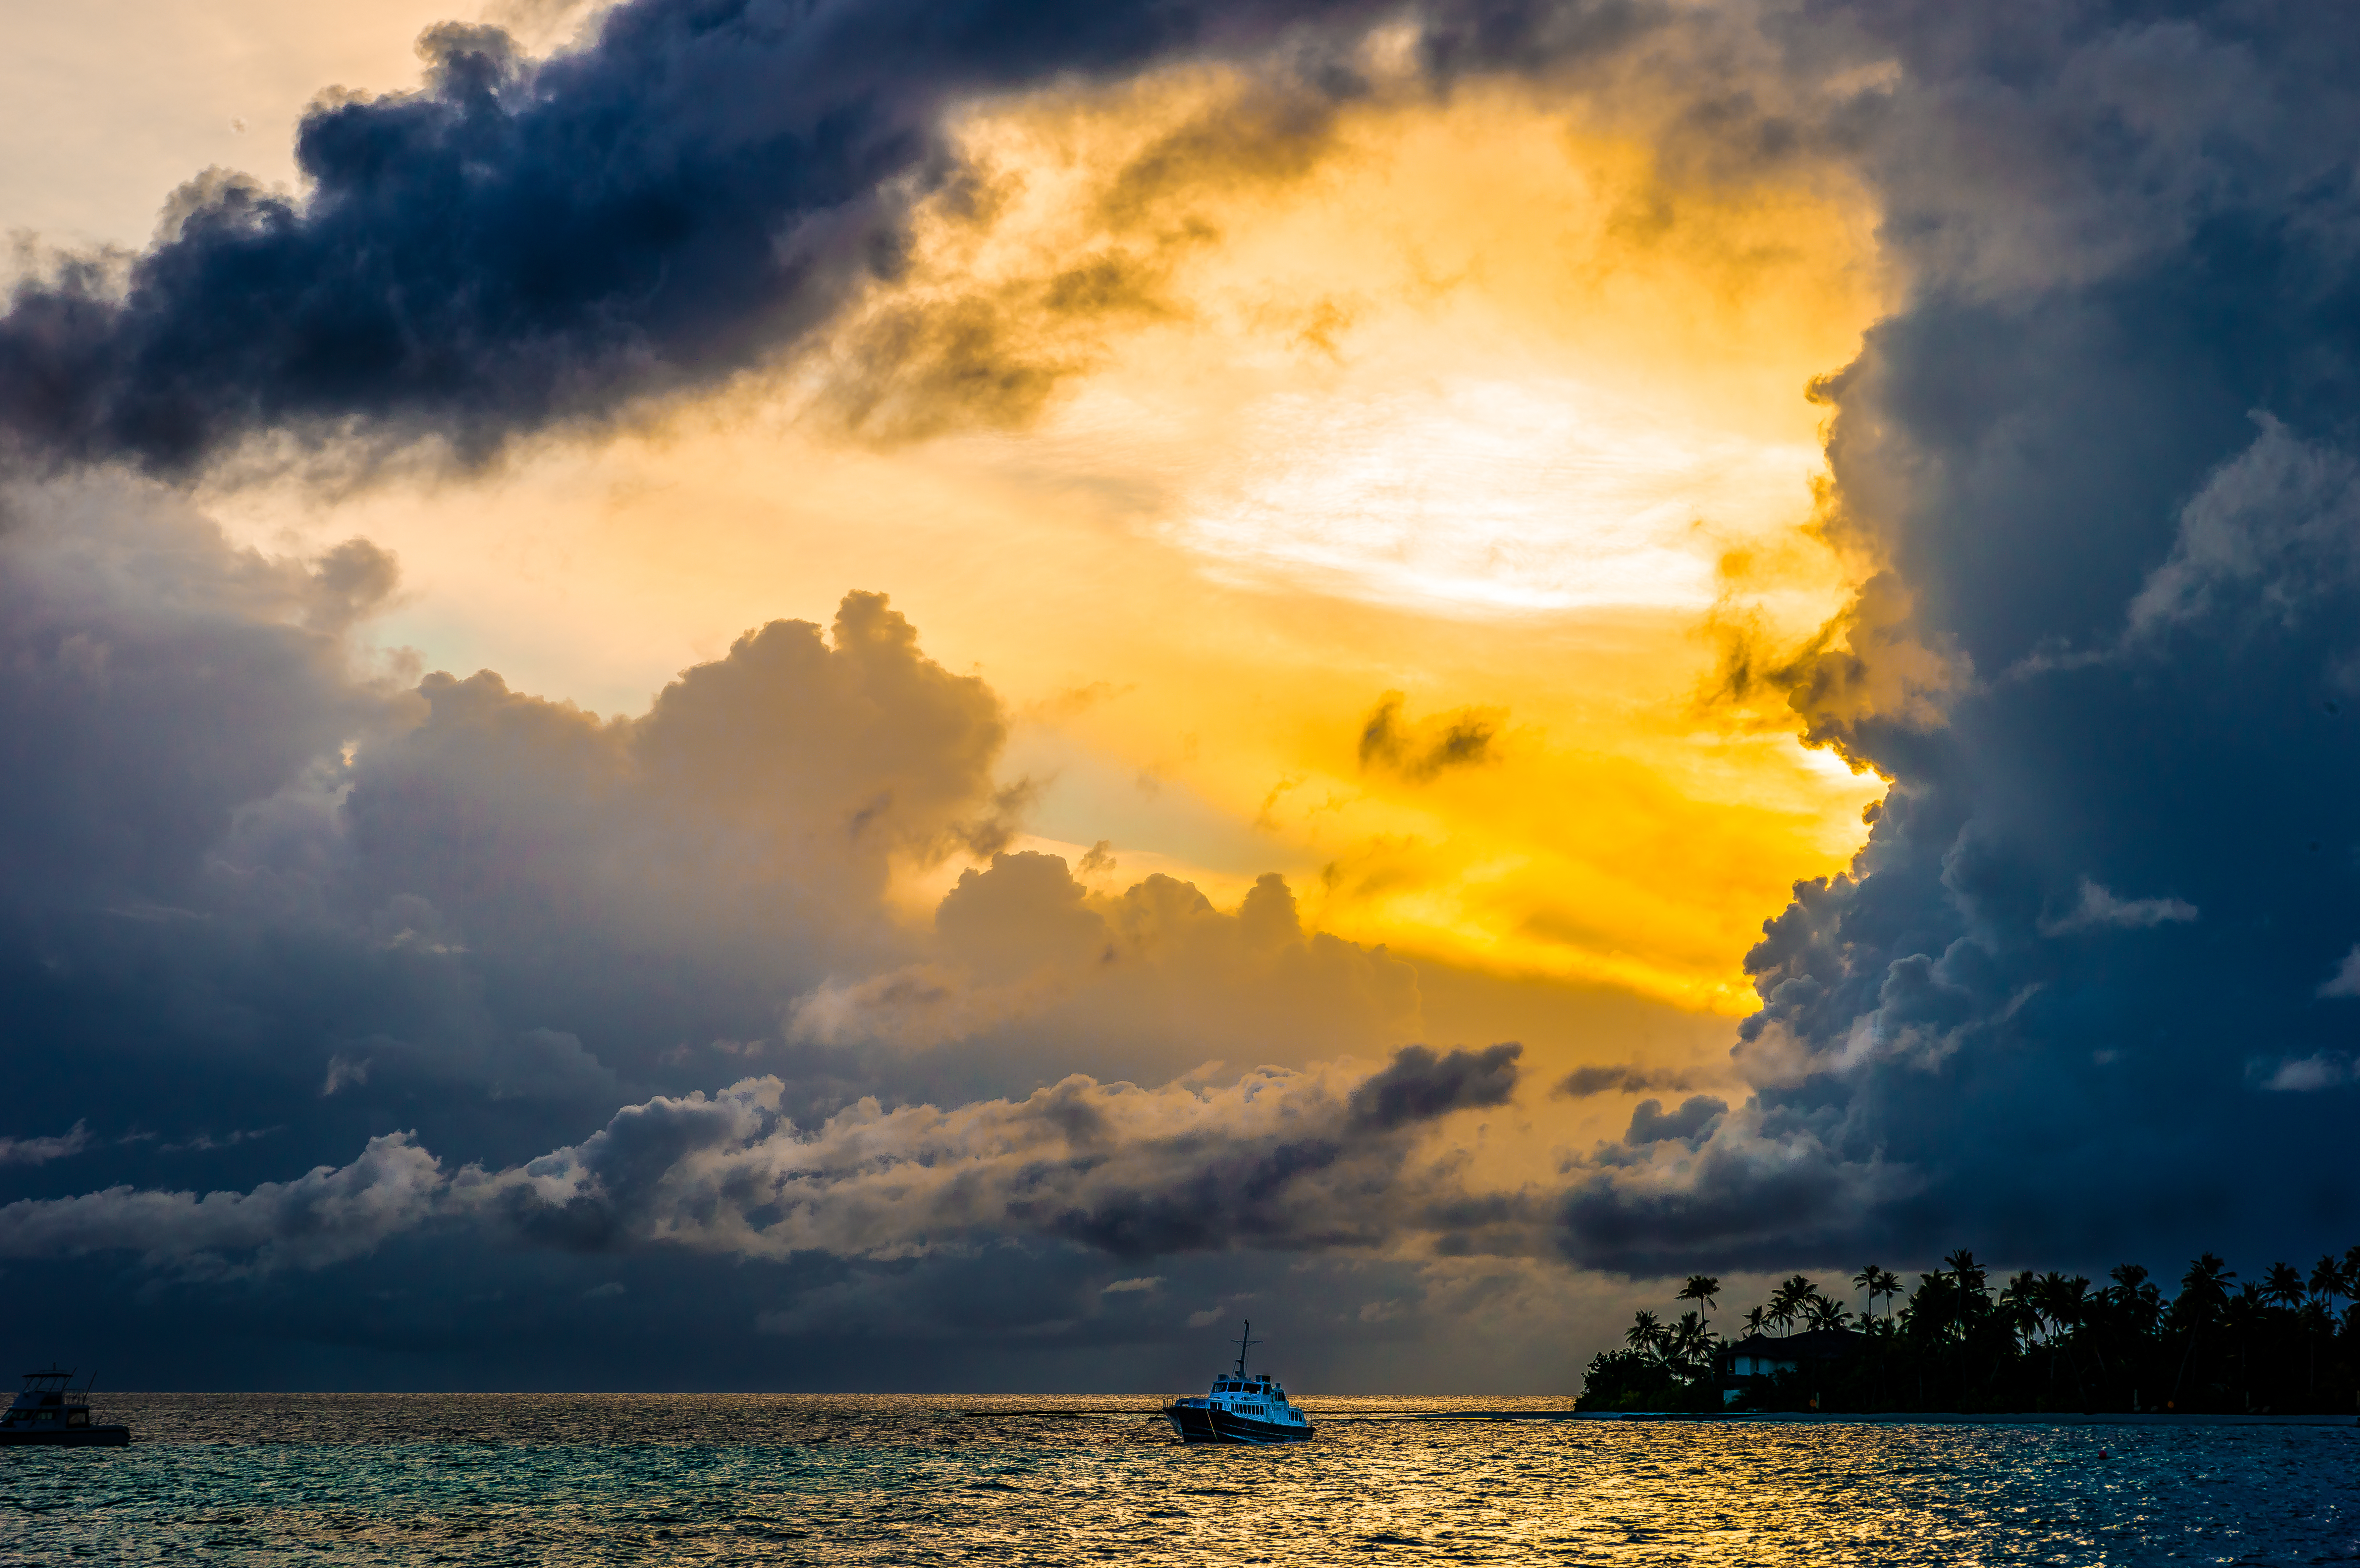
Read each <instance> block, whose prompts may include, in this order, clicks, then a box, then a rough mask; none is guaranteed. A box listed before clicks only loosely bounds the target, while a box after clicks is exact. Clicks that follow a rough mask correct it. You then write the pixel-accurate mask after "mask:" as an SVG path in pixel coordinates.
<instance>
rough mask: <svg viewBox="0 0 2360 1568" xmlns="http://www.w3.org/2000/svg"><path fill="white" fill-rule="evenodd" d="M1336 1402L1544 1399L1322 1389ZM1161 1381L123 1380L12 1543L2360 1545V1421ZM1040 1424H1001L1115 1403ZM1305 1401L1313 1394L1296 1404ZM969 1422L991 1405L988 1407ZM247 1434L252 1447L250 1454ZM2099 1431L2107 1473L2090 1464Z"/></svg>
mask: <svg viewBox="0 0 2360 1568" xmlns="http://www.w3.org/2000/svg"><path fill="white" fill-rule="evenodd" d="M1326 1402H1327V1404H1328V1405H1329V1406H1330V1407H1331V1409H1334V1410H1345V1409H1349V1410H1380V1409H1391V1410H1406V1409H1412V1408H1425V1409H1446V1410H1447V1409H1449V1408H1452V1407H1461V1408H1467V1407H1475V1408H1485V1409H1497V1408H1503V1407H1507V1406H1510V1405H1513V1404H1518V1403H1522V1404H1524V1405H1526V1406H1527V1407H1528V1408H1529V1407H1539V1408H1546V1407H1547V1406H1548V1405H1549V1404H1550V1403H1551V1401H1547V1400H1535V1401H1511V1400H1500V1399H1480V1400H1371V1399H1350V1400H1344V1399H1338V1400H1332V1401H1326ZM1148 1403H1149V1402H1148V1401H1138V1400H1109V1399H1055V1398H1034V1399H996V1398H995V1399H959V1398H956V1397H927V1398H916V1397H890V1396H888V1397H880V1396H861V1397H853V1396H837V1397H825V1398H814V1397H802V1396H628V1395H615V1396H591V1397H585V1396H540V1395H493V1396H451V1395H412V1396H347V1397H328V1396H314V1395H302V1396H292V1395H290V1396H179V1397H162V1396H144V1397H137V1396H121V1397H118V1398H117V1399H115V1400H114V1401H112V1402H111V1403H110V1405H109V1407H108V1409H107V1410H106V1411H105V1412H104V1418H103V1419H121V1420H127V1421H130V1422H131V1423H132V1425H133V1428H134V1430H135V1432H138V1433H139V1434H140V1436H141V1438H142V1440H143V1441H141V1442H139V1443H136V1444H135V1445H134V1446H133V1447H131V1448H130V1449H128V1450H118V1451H112V1452H108V1451H80V1452H57V1451H37V1450H21V1449H20V1450H11V1451H6V1452H5V1453H0V1557H5V1560H6V1561H8V1562H11V1563H60V1562H70V1561H76V1560H79V1561H103V1562H114V1563H150V1562H162V1561H165V1560H167V1559H170V1558H177V1559H180V1560H183V1561H185V1560H189V1559H191V1558H193V1559H195V1560H198V1561H203V1562H208V1563H273V1564H275V1563H294V1562H298V1561H301V1562H317V1561H328V1562H344V1563H411V1562H444V1563H960V1562H983V1561H989V1562H1006V1563H1074V1562H1137V1563H1208V1564H1209V1563H1237V1562H1273V1563H1347V1562H1349V1563H1360V1562H1366V1561H1369V1560H1371V1558H1372V1557H1378V1558H1382V1557H1393V1558H1397V1559H1399V1560H1403V1561H1434V1560H1447V1561H1453V1562H1466V1563H1538V1562H1550V1563H1562V1562H1590V1563H1633V1564H1637V1563H1733V1564H1752V1563H1762V1564H1805V1563H1809V1564H1819V1563H1928V1564H1931V1563H1942V1564H1952V1563H2162V1562H2181V1563H2290V1562H2334V1561H2347V1560H2355V1559H2360V1476H2356V1475H2355V1466H2354V1460H2355V1457H2360V1447H2355V1443H2360V1433H2356V1432H2354V1431H2352V1430H2351V1429H2320V1428H2284V1427H2262V1428H2203V1427H2200V1428H2174V1429H2153V1428H2140V1429H2129V1428H2121V1427H2071V1428H2049V1427H1933V1426H1876V1425H1859V1426H1850V1425H1842V1424H1835V1423H1829V1424H1817V1423H1802V1422H1769V1421H1765V1422H1748V1423H1742V1424H1726V1425H1722V1424H1689V1423H1639V1422H1630V1423H1625V1422H1598V1421H1563V1422H1543V1421H1528V1422H1473V1421H1402V1420H1389V1419H1348V1418H1340V1417H1336V1416H1330V1417H1328V1418H1327V1419H1326V1421H1325V1424H1324V1425H1323V1428H1322V1431H1321V1435H1320V1440H1319V1441H1318V1442H1317V1443H1313V1444H1309V1445H1306V1446H1303V1447H1298V1448H1292V1449H1272V1450H1240V1449H1186V1448H1182V1447H1180V1446H1178V1445H1176V1444H1175V1443H1173V1442H1172V1441H1171V1439H1170V1437H1169V1434H1168V1433H1167V1432H1165V1431H1164V1429H1163V1427H1162V1426H1161V1423H1160V1422H1157V1421H1153V1420H1152V1419H1149V1418H1147V1416H1146V1406H1147V1405H1148ZM1118 1405H1120V1406H1126V1407H1131V1408H1132V1409H1133V1410H1136V1411H1137V1413H1132V1414H1123V1415H1114V1416H1104V1417H1097V1416H1090V1417H1077V1418H1065V1419H1061V1418H1056V1417H1048V1416H1041V1415H997V1414H990V1413H988V1412H991V1411H993V1410H1019V1409H1021V1410H1105V1409H1109V1408H1112V1407H1115V1406H1118ZM1312 1408H1313V1410H1314V1414H1315V1416H1317V1414H1318V1409H1317V1402H1314V1403H1313V1407H1312ZM967 1412H986V1413H984V1414H982V1415H981V1416H980V1417H978V1416H977V1415H973V1414H969V1413H967ZM257 1439H262V1440H264V1441H259V1442H257V1441H255V1440H257ZM2102 1449H2103V1450H2106V1451H2107V1452H2108V1453H2109V1454H2110V1457H2109V1458H2107V1459H2105V1460H2103V1461H2102V1460H2100V1459H2099V1458H2098V1454H2099V1452H2100V1451H2101V1450H2102Z"/></svg>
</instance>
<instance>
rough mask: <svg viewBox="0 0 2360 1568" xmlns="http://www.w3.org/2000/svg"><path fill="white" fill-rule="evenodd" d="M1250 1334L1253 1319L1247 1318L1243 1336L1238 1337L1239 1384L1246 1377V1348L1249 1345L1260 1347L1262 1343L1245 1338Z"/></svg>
mask: <svg viewBox="0 0 2360 1568" xmlns="http://www.w3.org/2000/svg"><path fill="white" fill-rule="evenodd" d="M1252 1333H1253V1319H1251V1318H1248V1319H1246V1332H1245V1334H1240V1335H1238V1380H1239V1381H1240V1382H1243V1381H1244V1380H1245V1376H1246V1347H1247V1346H1248V1345H1260V1344H1261V1343H1262V1341H1260V1340H1258V1339H1250V1338H1248V1337H1247V1335H1248V1334H1252Z"/></svg>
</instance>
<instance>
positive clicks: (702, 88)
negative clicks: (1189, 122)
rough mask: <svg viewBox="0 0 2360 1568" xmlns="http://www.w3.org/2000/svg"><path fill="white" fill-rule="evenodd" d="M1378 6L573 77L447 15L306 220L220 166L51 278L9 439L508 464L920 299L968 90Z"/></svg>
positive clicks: (752, 53)
mask: <svg viewBox="0 0 2360 1568" xmlns="http://www.w3.org/2000/svg"><path fill="white" fill-rule="evenodd" d="M1367 9H1369V7H1367V6H1364V5H1362V6H1355V5H1351V4H1348V3H1343V0H1338V3H1332V4H1322V3H1319V0H1294V3H1280V0H1269V3H1264V4H1235V3H1220V0H1213V3H1203V0H1188V3H1164V4H1154V5H1103V4H1075V3H1070V0H958V3H956V4H948V5H941V4H918V3H912V0H869V3H866V4H852V3H844V0H836V3H832V4H802V3H796V4H785V3H780V0H629V3H628V4H625V5H620V6H618V7H617V8H616V9H614V10H613V11H612V12H610V13H608V14H607V16H606V17H605V18H604V19H603V21H602V22H601V23H600V24H599V27H598V30H597V34H596V36H595V39H593V40H592V41H591V42H590V43H589V44H588V45H587V47H585V48H584V49H580V50H578V51H575V52H571V53H566V54H561V55H559V56H556V57H554V58H552V59H549V60H527V59H524V58H521V57H520V56H519V53H518V52H517V49H516V48H515V46H514V44H513V43H512V42H511V41H510V40H509V38H508V37H507V36H506V35H504V34H502V33H500V32H499V31H497V29H494V28H488V27H464V26H460V25H457V24H446V25H444V26H442V27H434V28H432V29H430V30H429V31H428V32H427V33H426V35H425V37H424V38H423V39H422V40H421V51H422V52H423V53H424V54H425V55H426V57H427V60H428V64H429V71H428V78H427V84H426V86H425V87H424V88H423V89H422V90H421V91H419V92H416V93H400V94H394V95H389V96H386V97H378V98H344V99H325V100H322V102H320V103H316V104H314V105H313V107H312V108H311V111H310V113H309V114H307V115H306V116H305V118H304V120H303V124H302V128H301V132H300V140H299V144H298V147H297V155H298V162H299V164H300V168H301V170H302V173H303V176H304V178H305V180H306V181H307V190H306V192H305V194H304V195H303V196H302V197H301V198H300V200H297V199H289V198H287V197H284V196H279V195H275V194H271V193H268V192H266V191H261V190H260V189H258V188H257V187H256V186H254V185H252V184H251V183H249V182H246V181H244V180H238V179H235V178H232V177H226V176H222V175H218V174H214V175H208V176H206V177H205V178H204V179H203V180H200V181H198V182H196V183H195V184H192V185H191V186H190V187H188V188H187V189H185V190H183V191H181V192H180V195H179V196H178V197H176V198H175V200H174V202H173V204H172V206H171V208H170V209H169V211H168V212H167V215H166V217H167V225H168V227H169V231H170V232H169V234H168V235H167V237H165V238H164V239H163V240H162V241H161V242H160V243H159V244H158V245H156V247H155V248H154V249H152V250H150V251H148V252H147V253H146V254H144V255H142V256H138V257H137V258H136V259H135V260H134V261H133V262H132V263H131V266H130V271H129V275H128V277H127V278H124V279H120V280H118V279H116V278H113V277H112V276H110V275H109V273H108V269H107V268H106V267H104V266H102V265H101V264H99V263H97V262H95V261H82V262H73V263H70V264H68V265H67V266H65V267H63V268H62V269H61V270H60V272H59V273H58V274H57V276H55V277H54V278H51V279H49V281H46V282H40V283H34V284H28V285H27V286H25V287H23V288H20V289H18V291H17V293H16V298H15V299H14V302H13V305H12V308H11V309H10V310H9V312H8V314H7V315H6V316H5V318H0V424H4V425H5V427H6V429H7V430H9V431H10V432H12V433H13V435H14V436H15V437H16V439H17V441H19V442H21V443H22V445H23V446H25V447H27V448H28V449H30V450H31V451H32V452H34V453H37V454H38V455H41V456H44V457H47V458H49V459H63V460H67V461H81V460H90V459H104V458H111V457H128V458H131V459H134V460H136V461H137V462H138V463H142V464H144V465H146V466H147V467H148V468H150V469H153V470H158V471H166V472H170V471H180V470H185V469H187V468H190V467H191V466H192V465H195V464H198V463H202V462H203V461H204V460H205V459H206V458H208V457H209V456H211V455H213V453H215V452H218V451H219V450H221V449H222V448H223V447H224V445H226V444H229V443H232V442H235V441H237V440H238V439H239V438H241V437H243V436H245V435H247V434H250V433H253V432H256V431H258V430H292V431H294V432H297V433H299V434H300V435H304V436H308V437H311V438H314V439H317V438H320V437H322V436H326V435H331V434H334V433H337V432H340V431H349V430H355V429H357V430H360V431H362V432H363V433H366V434H374V435H376V436H378V437H381V438H385V437H389V438H391V439H397V440H398V439H401V438H403V437H406V436H413V435H418V434H425V433H432V434H438V435H441V436H443V437H444V438H447V439H448V440H449V441H451V442H452V443H453V445H454V446H455V447H456V448H457V449H458V450H459V451H460V452H462V453H463V454H468V453H474V454H480V453H482V452H486V451H488V450H490V449H492V448H495V447H497V445H498V444H499V443H500V442H501V441H503V440H505V439H506V438H507V437H508V435H510V434H511V433H513V432H515V431H518V430H531V429H535V428H538V427H541V426H543V425H546V424H548V423H550V422H552V421H555V420H561V419H570V418H576V417H584V416H597V415H601V414H605V413H608V412H611V411H613V410H614V409H615V408H617V407H618V406H619V405H621V404H623V403H625V402H628V400H630V399H632V398H635V397H643V396H648V395H654V394H661V393H663V392H666V391H670V390H672V389H674V388H678V387H698V386H705V385H709V384H711V383H713V382H714V381H716V379H718V378H720V377H723V376H727V375H729V374H731V373H733V372H736V371H739V370H742V369H745V368H747V367H748V366H751V365H758V364H760V363H762V362H763V361H764V360H765V359H766V358H767V357H769V356H770V355H771V354H773V353H775V352H776V351H777V350H778V349H780V348H781V346H782V345H784V344H787V343H792V341H793V340H794V339H795V338H796V337H797V335H798V334H800V333H801V332H803V331H804V330H806V329H807V328H809V327H810V326H811V325H813V324H814V322H815V321H820V320H822V319H823V318H825V316H826V315H827V314H828V313H829V312H830V311H831V310H833V309H834V308H835V307H836V305H837V304H838V303H839V302H840V301H841V300H842V299H844V298H845V295H846V292H847V290H848V289H851V288H853V287H855V286H856V285H857V284H858V282H859V281H860V280H862V279H864V278H872V277H890V276H891V275H892V274H893V272H894V270H895V268H896V267H897V266H898V265H899V263H898V260H897V254H898V245H899V243H900V242H899V232H900V216H901V208H902V206H903V205H904V203H905V202H906V201H907V200H908V199H909V198H910V197H911V196H912V195H913V194H915V193H917V192H918V191H923V189H925V188H926V187H927V186H928V185H929V184H930V183H931V182H933V181H934V180H938V179H939V178H940V177H941V176H942V174H943V173H944V172H945V164H944V160H943V150H944V149H943V146H942V143H941V139H940V136H939V135H938V130H937V121H938V119H939V117H940V115H941V114H942V111H943V109H944V108H945V105H946V104H947V103H950V102H952V101H953V100H955V99H956V98H958V97H960V96H962V95H968V94H975V93H989V92H992V91H997V90H1002V89H1007V88H1011V87H1017V86H1022V85H1025V84H1028V83H1032V82H1042V81H1044V80H1047V79H1049V78H1051V77H1053V76H1082V77H1087V76H1089V75H1092V74H1095V73H1100V72H1105V71H1119V70H1121V69H1123V68H1126V67H1130V66H1134V65H1137V64H1140V63H1142V62H1145V61H1149V60H1154V59H1158V58H1162V57H1165V56H1169V55H1173V54H1175V53H1177V52H1181V51H1187V50H1195V49H1238V48H1245V47H1250V46H1251V45H1253V44H1255V43H1258V42H1263V41H1267V40H1268V39H1269V38H1272V37H1273V34H1274V33H1276V32H1277V31H1279V30H1281V29H1283V28H1284V27H1287V26H1288V25H1290V24H1292V23H1294V22H1296V21H1299V20H1304V19H1313V18H1318V17H1320V16H1327V15H1329V14H1342V13H1349V12H1352V11H1354V10H1360V11H1366V10H1367ZM118 281H119V283H120V285H121V286H120V288H119V289H118V288H117V287H116V285H117V283H118Z"/></svg>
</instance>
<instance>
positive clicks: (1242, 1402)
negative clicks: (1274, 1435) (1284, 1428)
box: [1206, 1372, 1302, 1421]
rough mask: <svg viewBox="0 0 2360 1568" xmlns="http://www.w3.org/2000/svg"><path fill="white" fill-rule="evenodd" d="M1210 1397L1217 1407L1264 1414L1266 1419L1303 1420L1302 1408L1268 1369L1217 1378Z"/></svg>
mask: <svg viewBox="0 0 2360 1568" xmlns="http://www.w3.org/2000/svg"><path fill="white" fill-rule="evenodd" d="M1206 1399H1207V1402H1209V1403H1210V1404H1211V1405H1212V1406H1213V1407H1214V1408H1215V1409H1216V1410H1235V1411H1236V1412H1237V1413H1238V1414H1240V1415H1244V1416H1260V1417H1261V1418H1262V1420H1264V1421H1288V1420H1300V1419H1302V1418H1301V1413H1300V1412H1299V1411H1295V1410H1292V1409H1291V1408H1290V1407H1289V1406H1288V1404H1287V1402H1286V1390H1285V1389H1284V1388H1282V1387H1280V1386H1279V1385H1278V1384H1277V1383H1275V1382H1273V1381H1272V1380H1271V1376H1270V1374H1269V1373H1267V1372H1258V1373H1256V1374H1255V1375H1254V1376H1252V1377H1216V1378H1214V1379H1213V1388H1212V1391H1211V1392H1210V1393H1209V1394H1207V1396H1206Z"/></svg>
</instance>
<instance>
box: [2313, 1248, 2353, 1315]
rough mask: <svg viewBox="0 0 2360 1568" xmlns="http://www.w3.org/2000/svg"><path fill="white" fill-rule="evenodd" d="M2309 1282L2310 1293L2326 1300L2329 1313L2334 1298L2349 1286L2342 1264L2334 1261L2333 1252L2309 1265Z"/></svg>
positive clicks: (2331, 1311)
mask: <svg viewBox="0 0 2360 1568" xmlns="http://www.w3.org/2000/svg"><path fill="white" fill-rule="evenodd" d="M2309 1284H2310V1287H2311V1294H2312V1295H2314V1296H2318V1297H2321V1298H2322V1299H2323V1300H2324V1301H2326V1302H2327V1310H2328V1312H2330V1313H2331V1314H2333V1312H2334V1311H2335V1298H2336V1297H2338V1296H2341V1295H2343V1294H2344V1293H2345V1291H2346V1290H2347V1289H2348V1288H2349V1282H2348V1281H2347V1280H2346V1279H2345V1278H2344V1265H2342V1264H2341V1263H2338V1262H2337V1261H2335V1254H2333V1253H2332V1252H2331V1253H2329V1254H2327V1255H2326V1256H2325V1257H2323V1258H2321V1259H2320V1260H2319V1261H2318V1262H2316V1263H2314V1264H2312V1265H2311V1279H2310V1280H2309Z"/></svg>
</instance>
